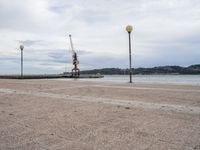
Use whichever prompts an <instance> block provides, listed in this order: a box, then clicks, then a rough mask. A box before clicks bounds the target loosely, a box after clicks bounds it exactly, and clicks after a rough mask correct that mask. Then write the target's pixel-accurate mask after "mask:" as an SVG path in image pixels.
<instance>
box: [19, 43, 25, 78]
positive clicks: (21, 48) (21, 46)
mask: <svg viewBox="0 0 200 150" xmlns="http://www.w3.org/2000/svg"><path fill="white" fill-rule="evenodd" d="M19 48H20V50H21V77H23V49H24V46H23V45H20V47H19Z"/></svg>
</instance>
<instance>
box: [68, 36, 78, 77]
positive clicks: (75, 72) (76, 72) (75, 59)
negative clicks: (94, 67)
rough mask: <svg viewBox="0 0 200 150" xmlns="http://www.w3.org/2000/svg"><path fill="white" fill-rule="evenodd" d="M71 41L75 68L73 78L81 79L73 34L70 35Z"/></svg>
mask: <svg viewBox="0 0 200 150" xmlns="http://www.w3.org/2000/svg"><path fill="white" fill-rule="evenodd" d="M69 39H70V44H71V49H72V64H73V65H74V67H73V69H72V76H73V77H79V75H80V70H79V69H78V64H79V61H78V56H77V53H76V51H75V50H74V46H73V43H72V36H71V34H70V35H69Z"/></svg>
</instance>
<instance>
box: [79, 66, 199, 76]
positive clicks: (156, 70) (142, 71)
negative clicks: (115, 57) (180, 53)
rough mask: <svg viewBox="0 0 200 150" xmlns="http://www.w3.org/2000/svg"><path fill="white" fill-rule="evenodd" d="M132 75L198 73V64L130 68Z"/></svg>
mask: <svg viewBox="0 0 200 150" xmlns="http://www.w3.org/2000/svg"><path fill="white" fill-rule="evenodd" d="M129 72H130V71H129V69H121V68H103V69H93V70H85V71H81V74H98V73H99V74H103V75H129ZM132 74H133V75H200V64H197V65H191V66H188V67H180V66H160V67H153V68H136V69H134V68H132Z"/></svg>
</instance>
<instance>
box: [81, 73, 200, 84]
mask: <svg viewBox="0 0 200 150" xmlns="http://www.w3.org/2000/svg"><path fill="white" fill-rule="evenodd" d="M79 80H83V81H97V82H124V83H125V82H129V80H130V78H129V75H105V76H104V78H97V79H96V78H95V79H79ZM132 81H133V82H136V83H172V84H195V85H200V75H132Z"/></svg>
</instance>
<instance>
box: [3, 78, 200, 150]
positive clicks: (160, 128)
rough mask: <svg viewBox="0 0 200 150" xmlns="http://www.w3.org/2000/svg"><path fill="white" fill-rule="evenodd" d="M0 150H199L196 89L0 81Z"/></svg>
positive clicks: (199, 113)
mask: <svg viewBox="0 0 200 150" xmlns="http://www.w3.org/2000/svg"><path fill="white" fill-rule="evenodd" d="M0 149H2V150H4V149H5V150H7V149H19V150H21V149H22V150H28V149H31V150H32V149H35V150H38V149H41V150H42V149H45V150H46V149H49V150H51V149H52V150H54V149H57V150H59V149H63V150H65V149H69V150H79V149H81V150H82V149H84V150H134V149H135V150H162V149H163V150H165V149H166V150H169V149H170V150H173V149H174V150H176V149H178V150H199V149H200V86H198V85H196V86H195V85H170V84H168V85H167V84H128V83H124V84H119V83H98V82H85V81H84V82H83V81H79V80H74V81H73V80H69V81H62V80H60V81H58V80H0Z"/></svg>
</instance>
